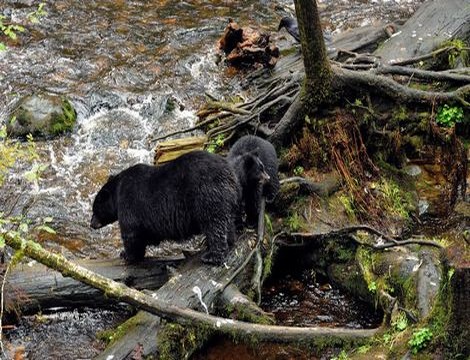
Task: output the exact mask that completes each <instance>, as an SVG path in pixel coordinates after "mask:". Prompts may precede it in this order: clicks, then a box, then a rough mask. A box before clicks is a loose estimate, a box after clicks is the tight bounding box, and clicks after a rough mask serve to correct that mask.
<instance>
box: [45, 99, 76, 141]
mask: <svg viewBox="0 0 470 360" xmlns="http://www.w3.org/2000/svg"><path fill="white" fill-rule="evenodd" d="M76 120H77V113H76V112H75V109H74V108H73V106H72V104H71V103H70V102H69V101H68V100H67V99H65V98H64V99H62V113H60V114H59V113H54V114H53V115H52V119H51V132H52V134H54V135H57V134H61V133H64V132H66V131H70V130H72V128H73V126H74V124H75V121H76Z"/></svg>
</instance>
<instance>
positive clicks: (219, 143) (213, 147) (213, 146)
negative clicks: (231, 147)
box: [206, 134, 225, 153]
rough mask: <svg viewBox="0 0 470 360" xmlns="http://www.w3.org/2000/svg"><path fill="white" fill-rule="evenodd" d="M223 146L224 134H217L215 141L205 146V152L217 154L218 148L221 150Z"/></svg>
mask: <svg viewBox="0 0 470 360" xmlns="http://www.w3.org/2000/svg"><path fill="white" fill-rule="evenodd" d="M224 144H225V135H224V134H219V135H217V137H216V138H215V140H212V142H211V143H209V145H207V147H206V150H207V151H208V152H210V153H215V152H217V151H218V150H219V149H220V148H222V147H223V146H224Z"/></svg>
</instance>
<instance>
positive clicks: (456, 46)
mask: <svg viewBox="0 0 470 360" xmlns="http://www.w3.org/2000/svg"><path fill="white" fill-rule="evenodd" d="M446 46H447V47H452V48H453V49H451V50H450V51H449V54H448V56H447V61H448V65H449V66H450V67H451V68H455V67H456V66H457V64H458V60H459V59H461V60H462V63H463V65H464V66H468V65H469V64H470V54H469V51H468V45H467V44H465V42H463V41H462V40H460V39H453V40H450V41H446V42H445V43H444V44H442V47H446Z"/></svg>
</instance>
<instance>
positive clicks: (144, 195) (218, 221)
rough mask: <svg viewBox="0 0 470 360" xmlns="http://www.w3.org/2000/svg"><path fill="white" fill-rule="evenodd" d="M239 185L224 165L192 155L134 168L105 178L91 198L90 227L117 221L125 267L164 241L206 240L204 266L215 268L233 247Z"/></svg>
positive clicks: (209, 156)
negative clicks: (198, 235) (199, 236)
mask: <svg viewBox="0 0 470 360" xmlns="http://www.w3.org/2000/svg"><path fill="white" fill-rule="evenodd" d="M239 197H240V185H239V182H238V179H237V177H236V175H235V173H234V171H233V168H232V167H231V166H230V165H229V164H228V162H227V161H226V159H224V158H222V157H221V156H218V155H214V154H210V153H208V152H204V151H193V152H190V153H188V154H184V155H182V156H180V157H179V158H177V159H175V160H173V161H171V162H169V163H166V164H164V165H161V166H157V167H155V166H149V165H144V164H138V165H135V166H132V167H130V168H128V169H126V170H124V171H122V172H121V173H119V174H118V175H116V176H114V177H111V178H110V179H109V180H108V182H107V183H106V184H105V185H104V186H103V187H102V188H101V190H100V191H99V192H98V194H97V195H96V198H95V201H94V203H93V217H92V220H91V227H93V228H95V229H97V228H100V227H102V226H105V225H107V224H110V223H112V222H114V221H116V220H118V221H119V226H120V229H121V237H122V240H123V243H124V254H123V255H124V258H125V260H126V261H127V262H128V263H133V262H137V261H140V260H142V259H143V258H144V256H145V248H146V246H147V245H150V244H153V245H157V244H159V243H160V241H162V240H164V239H172V240H184V239H187V238H188V237H190V236H192V235H196V234H200V233H202V234H204V235H205V236H206V241H207V246H208V249H207V251H206V253H205V254H204V255H203V256H202V259H203V261H204V262H207V263H212V264H221V263H222V261H223V260H224V257H225V254H226V252H227V250H228V245H231V244H232V243H233V241H234V236H235V233H234V226H235V216H236V214H237V213H238V203H239Z"/></svg>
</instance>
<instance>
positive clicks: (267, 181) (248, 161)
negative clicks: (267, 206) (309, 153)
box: [227, 135, 280, 226]
mask: <svg viewBox="0 0 470 360" xmlns="http://www.w3.org/2000/svg"><path fill="white" fill-rule="evenodd" d="M227 158H228V160H229V162H230V163H231V164H232V166H233V167H234V169H235V172H236V174H237V177H238V179H239V181H240V185H241V187H242V194H243V195H242V198H243V202H244V205H245V212H246V218H247V219H246V220H247V223H248V225H249V226H255V225H256V224H257V222H258V215H259V205H260V201H261V195H263V196H265V197H266V200H267V201H272V200H274V198H275V197H276V195H277V193H278V191H279V186H280V185H279V177H278V167H279V164H278V159H277V155H276V150H275V149H274V146H273V145H272V144H271V143H270V142H268V141H266V140H264V139H261V138H260V137H257V136H253V135H246V136H243V137H241V138H240V139H238V140H237V141H236V142H235V143H234V144H233V146H232V148H231V149H230V151H229V153H228V156H227ZM257 159H258V161H257ZM259 160H261V165H260V164H259ZM264 173H265V174H267V175H268V176H267V177H266V176H264Z"/></svg>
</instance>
